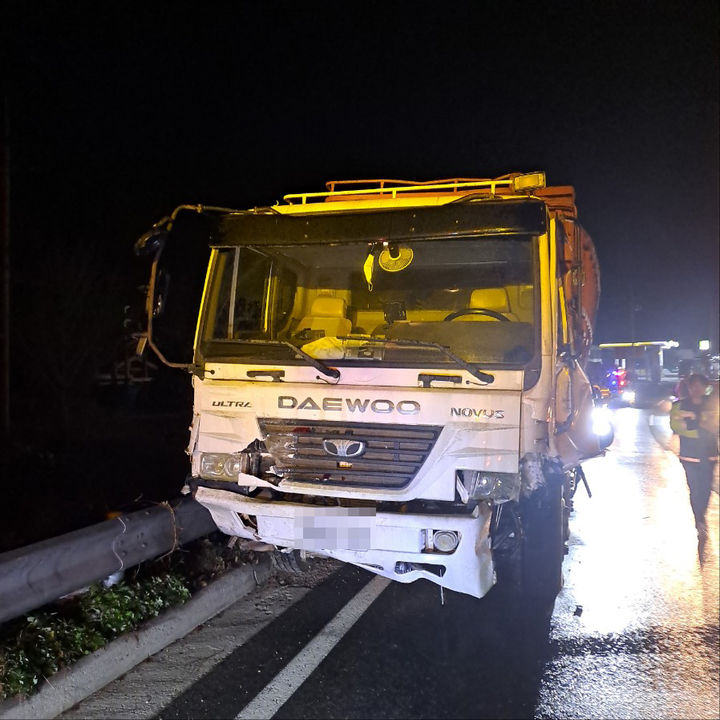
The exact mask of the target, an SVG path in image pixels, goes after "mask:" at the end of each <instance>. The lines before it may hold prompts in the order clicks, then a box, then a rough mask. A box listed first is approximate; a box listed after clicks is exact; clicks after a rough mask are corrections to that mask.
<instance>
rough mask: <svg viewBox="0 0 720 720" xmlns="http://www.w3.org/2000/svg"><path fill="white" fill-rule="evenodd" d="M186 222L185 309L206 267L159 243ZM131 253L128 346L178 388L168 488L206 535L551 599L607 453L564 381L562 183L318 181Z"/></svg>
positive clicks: (567, 226)
mask: <svg viewBox="0 0 720 720" xmlns="http://www.w3.org/2000/svg"><path fill="white" fill-rule="evenodd" d="M184 215H195V216H201V217H202V220H203V222H202V223H201V224H200V225H201V226H202V228H203V230H202V231H201V232H200V239H198V240H193V241H188V240H187V239H186V238H185V239H181V240H179V241H178V247H180V246H181V245H182V243H183V242H185V243H186V244H187V243H189V242H194V243H195V247H196V248H197V247H199V246H202V248H203V250H204V251H205V252H208V249H209V258H208V262H207V270H206V273H205V279H204V284H203V285H202V291H201V292H200V291H199V289H198V290H195V291H194V292H195V293H198V297H195V296H194V294H193V292H183V291H182V290H181V288H183V287H184V286H183V285H182V281H180V280H178V278H179V277H180V276H182V275H183V274H184V273H191V272H192V271H195V272H197V270H198V267H201V266H202V265H203V264H204V263H202V262H191V261H190V260H188V261H186V262H185V261H183V260H182V253H179V252H178V251H177V250H173V245H174V242H175V237H174V236H175V235H176V234H177V235H178V236H182V233H181V232H179V230H178V229H177V228H176V224H177V225H178V226H179V224H180V220H181V218H182V217H183V216H184ZM137 247H138V249H139V250H140V251H144V252H146V253H148V254H150V255H151V256H152V258H153V269H152V274H151V281H150V284H149V289H148V299H147V317H148V328H147V333H146V336H145V338H144V339H145V340H146V341H147V343H148V344H149V345H150V346H151V347H152V348H153V349H154V350H155V351H156V352H157V354H158V355H159V357H160V358H161V359H162V360H163V361H165V362H167V363H168V364H172V365H175V366H178V367H183V368H185V369H187V370H188V371H189V372H190V373H191V374H192V383H193V389H194V409H193V421H192V426H191V431H190V441H189V446H188V454H189V456H190V460H191V471H190V474H189V477H188V482H187V489H188V490H189V491H190V492H192V494H193V495H194V497H195V498H196V499H197V500H198V501H199V502H200V503H202V504H203V505H204V506H206V507H207V508H208V510H209V511H210V512H211V513H212V516H213V519H214V520H215V522H216V524H217V526H218V528H219V529H220V530H222V531H223V532H225V533H227V534H228V535H231V536H237V537H239V538H243V539H246V540H248V541H250V542H254V543H256V545H255V546H256V547H268V548H277V549H281V550H282V551H284V552H293V551H300V552H303V553H312V554H319V555H324V556H329V557H333V558H337V559H338V560H341V561H344V562H349V563H353V564H355V565H358V566H361V567H363V568H366V569H368V570H371V571H372V572H375V573H377V574H380V575H383V576H385V577H388V578H391V579H393V580H396V581H399V582H404V583H410V582H413V581H415V580H418V579H421V578H424V579H426V580H429V581H431V582H433V583H437V584H438V585H441V586H442V587H445V588H448V589H452V590H456V591H459V592H463V593H467V594H469V595H473V596H475V597H482V596H483V595H485V593H487V592H488V591H489V590H490V589H491V588H492V587H493V585H494V584H495V583H496V581H497V578H498V573H499V574H500V576H501V579H502V578H503V577H507V578H512V582H513V583H515V584H517V586H518V590H519V591H520V592H522V593H524V594H527V595H531V596H535V597H546V598H554V596H555V594H556V593H557V592H558V590H559V588H560V586H561V581H562V573H561V564H562V558H563V554H564V544H565V542H566V541H567V535H568V522H567V515H568V512H569V508H570V505H571V500H570V498H571V496H572V492H573V491H574V483H575V482H576V479H577V477H578V471H579V464H580V462H581V461H582V460H584V459H586V458H589V457H592V456H594V455H597V454H600V453H601V452H602V451H603V449H604V448H605V447H606V446H607V445H608V444H609V442H610V441H611V439H612V438H611V433H610V432H607V431H605V435H598V434H597V432H594V431H593V418H592V411H593V400H592V390H591V385H590V383H589V382H588V379H587V377H586V376H585V373H584V372H583V364H584V361H585V359H586V357H587V351H588V349H589V347H590V344H591V341H592V326H593V323H594V317H595V313H596V310H597V301H598V296H599V276H598V270H597V262H596V258H595V252H594V248H593V245H592V241H591V240H590V238H589V236H588V235H587V234H586V233H585V232H584V230H583V229H582V228H581V226H580V225H579V224H578V222H577V212H576V209H575V201H574V192H573V190H572V188H570V187H559V188H548V187H546V186H545V176H544V173H529V174H518V173H514V174H510V175H507V176H504V177H502V178H497V179H490V180H486V179H452V180H440V181H432V182H428V183H416V182H405V181H392V180H378V181H343V182H332V183H328V185H327V189H326V191H325V192H318V193H302V194H295V195H287V196H285V198H284V200H283V202H282V203H278V204H276V205H273V206H271V207H265V208H254V209H250V210H244V211H238V210H231V209H224V208H207V207H203V206H181V207H180V208H178V209H176V211H175V212H174V213H173V214H172V215H171V216H170V217H169V218H165V219H163V220H162V221H160V222H159V223H157V224H156V225H155V226H154V227H153V229H152V230H151V231H150V232H148V233H146V234H145V235H144V236H143V237H142V238H141V239H140V240H139V241H138V245H137ZM173 252H175V255H174V256H173ZM166 257H169V258H171V262H172V263H174V265H173V267H172V271H169V270H168V269H167V267H166V266H165V259H166ZM173 257H174V259H172V258H173ZM179 258H180V259H179ZM203 269H204V268H203ZM187 287H190V286H187ZM176 288H177V289H176ZM173 293H175V296H176V299H175V302H176V306H177V307H178V308H182V310H181V312H182V314H183V318H184V322H185V324H186V325H187V322H186V321H187V319H188V316H192V317H193V319H194V318H195V317H196V318H197V323H196V324H195V323H194V322H193V324H195V328H194V339H191V338H189V337H188V338H187V340H186V343H185V344H186V347H187V350H188V352H189V350H190V347H191V348H192V356H191V357H189V356H188V357H187V358H186V359H185V361H184V362H183V361H180V362H178V361H176V360H174V359H173V358H172V357H170V351H169V350H167V349H166V347H164V346H163V343H164V342H166V344H167V347H168V348H169V347H174V348H175V349H176V350H177V348H178V343H177V342H174V343H173V342H167V341H168V339H169V338H173V337H174V336H176V335H177V333H176V332H174V331H175V329H176V327H179V325H182V322H178V323H176V324H174V323H175V321H174V320H173V319H172V318H173V317H178V315H177V313H178V311H177V310H175V311H174V312H175V315H173V312H171V311H170V306H171V305H172V303H173ZM188 308H191V310H188ZM176 339H177V338H176V337H175V340H176ZM508 582H510V580H508Z"/></svg>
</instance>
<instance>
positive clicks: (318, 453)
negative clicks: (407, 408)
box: [258, 418, 442, 488]
mask: <svg viewBox="0 0 720 720" xmlns="http://www.w3.org/2000/svg"><path fill="white" fill-rule="evenodd" d="M258 422H259V423H260V429H261V431H262V433H263V437H264V439H265V446H266V447H267V451H268V452H269V453H270V454H271V455H272V456H273V457H274V459H275V469H276V470H277V472H278V473H280V474H282V476H283V478H285V479H287V480H292V481H294V482H308V483H310V482H311V483H323V484H327V485H340V486H343V485H345V486H347V485H351V486H355V487H384V488H402V487H405V486H406V485H407V484H408V483H410V481H411V480H412V479H413V478H414V477H415V475H416V474H417V472H418V470H419V469H420V468H421V467H422V465H423V463H424V462H425V460H426V459H427V457H428V455H429V454H430V451H431V450H432V449H433V446H434V445H435V441H436V440H437V439H438V436H439V435H440V431H441V430H442V428H441V427H434V426H431V425H382V424H370V423H333V422H321V421H314V420H313V421H310V420H308V421H303V422H298V421H292V420H285V419H275V418H264V419H259V420H258ZM343 440H345V441H359V442H360V443H362V444H364V452H363V453H362V454H361V455H359V456H357V457H338V456H335V455H333V454H331V453H330V452H328V451H327V450H326V447H324V443H323V441H328V443H325V445H326V446H327V445H328V444H330V447H331V448H337V447H339V446H342V445H343V444H344V445H345V447H348V446H349V447H350V449H351V451H352V452H354V451H356V450H357V449H358V448H357V445H356V444H355V443H354V442H345V443H341V442H339V441H343Z"/></svg>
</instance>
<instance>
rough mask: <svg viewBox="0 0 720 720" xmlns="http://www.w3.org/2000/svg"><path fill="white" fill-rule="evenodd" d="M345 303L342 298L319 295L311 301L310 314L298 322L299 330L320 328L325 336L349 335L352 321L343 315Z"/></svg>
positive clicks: (345, 307)
mask: <svg viewBox="0 0 720 720" xmlns="http://www.w3.org/2000/svg"><path fill="white" fill-rule="evenodd" d="M346 312H347V305H346V303H345V299H344V298H339V297H331V296H329V295H319V296H318V297H316V298H315V300H314V301H313V304H312V306H311V308H310V314H309V315H306V316H305V317H304V318H303V319H302V320H301V321H300V323H299V325H298V327H297V332H300V331H301V330H322V331H323V332H324V333H325V337H337V336H339V335H340V336H342V335H349V334H350V330H351V328H352V323H351V322H350V320H348V318H347V317H346V316H345V313H346Z"/></svg>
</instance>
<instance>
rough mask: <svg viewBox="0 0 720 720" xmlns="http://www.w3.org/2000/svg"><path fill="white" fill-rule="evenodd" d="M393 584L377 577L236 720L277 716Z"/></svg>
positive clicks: (252, 719) (386, 579)
mask: <svg viewBox="0 0 720 720" xmlns="http://www.w3.org/2000/svg"><path fill="white" fill-rule="evenodd" d="M391 582H392V580H389V579H388V578H384V577H380V576H377V577H375V578H373V579H372V580H371V581H370V582H369V583H368V584H367V585H366V586H365V587H364V588H363V589H362V590H361V591H360V592H359V593H358V594H357V595H356V596H355V597H354V598H353V599H352V600H350V602H349V603H348V604H347V605H346V606H345V607H344V608H343V609H342V610H340V612H339V613H338V614H337V615H336V616H335V617H334V618H333V619H332V620H330V622H329V623H328V624H327V625H325V627H324V628H323V629H322V630H321V631H320V632H319V633H318V634H317V635H316V636H315V637H314V638H313V639H312V640H311V641H310V642H309V643H308V644H307V645H306V646H305V647H304V648H303V649H302V650H301V651H300V652H299V653H298V654H297V655H296V656H295V657H294V658H293V659H292V660H291V661H290V662H289V663H288V664H287V665H286V666H285V667H284V668H283V669H282V670H281V671H280V672H279V673H278V674H277V675H276V676H275V677H274V678H273V679H272V680H271V681H270V682H269V683H268V684H267V685H266V686H265V688H264V689H263V690H261V691H260V692H259V693H258V694H257V695H256V696H255V698H254V699H253V700H252V701H251V702H249V703H248V704H247V705H246V706H245V707H244V708H243V709H242V711H241V712H240V713H239V714H238V715H237V716H236V720H255V719H256V718H271V717H272V716H273V715H275V713H276V712H277V711H278V710H279V709H280V708H281V707H282V706H283V705H284V704H285V703H286V702H287V701H288V700H289V699H290V697H291V695H292V694H293V693H294V692H295V691H296V690H297V689H298V688H299V687H300V686H301V685H302V684H303V683H304V682H305V680H307V679H308V677H310V675H311V674H312V673H313V671H314V670H315V669H316V668H317V666H318V665H320V663H321V662H322V661H323V660H324V659H325V658H326V657H327V655H328V654H329V653H330V651H331V650H332V649H333V648H334V647H335V646H336V645H337V644H338V643H339V642H340V640H342V639H343V637H344V636H345V634H346V633H347V632H348V630H350V628H351V627H352V626H353V625H354V624H355V623H356V622H357V621H358V620H359V619H360V618H361V617H362V615H363V613H364V612H365V611H366V610H367V609H368V608H369V607H370V605H372V603H373V602H374V601H375V600H376V599H377V598H378V597H379V596H380V594H381V593H382V591H383V590H385V588H386V587H387V586H388V585H389V584H390V583H391Z"/></svg>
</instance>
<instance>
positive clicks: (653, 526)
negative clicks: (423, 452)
mask: <svg viewBox="0 0 720 720" xmlns="http://www.w3.org/2000/svg"><path fill="white" fill-rule="evenodd" d="M614 419H615V426H616V438H617V439H616V441H615V443H614V444H613V446H612V448H611V450H610V452H609V453H608V454H607V456H605V457H603V458H597V459H594V460H592V461H590V462H588V463H586V464H585V465H584V467H585V471H586V474H587V477H588V480H589V483H590V487H591V490H592V493H593V496H592V498H588V496H587V495H586V494H585V492H584V489H583V488H582V487H581V488H580V489H579V490H578V493H577V495H576V498H575V513H574V515H573V518H572V520H571V530H572V536H571V546H570V552H569V555H568V557H567V558H566V561H565V565H564V578H565V583H564V588H563V590H562V591H561V593H560V595H559V597H558V599H557V601H556V603H555V608H554V612H553V614H552V617H551V618H549V619H547V621H546V622H545V623H543V622H541V621H537V620H534V621H533V622H530V623H525V624H524V623H522V622H521V621H519V619H518V614H517V613H518V608H517V607H515V606H514V604H513V602H512V599H511V598H510V597H508V596H507V595H506V594H504V593H503V592H502V591H501V589H500V588H495V589H493V591H491V592H490V593H489V594H488V595H487V596H486V597H485V598H483V599H482V600H476V599H474V598H470V597H468V596H464V595H461V594H458V593H452V592H446V593H445V604H444V605H441V603H440V592H439V589H438V588H437V587H436V586H435V585H431V584H430V583H426V582H419V583H415V584H413V585H401V584H398V583H390V584H389V585H388V586H387V587H386V588H385V589H384V590H382V591H381V593H380V595H379V597H377V599H375V600H374V602H372V604H370V605H369V607H368V608H367V609H366V610H364V612H362V614H361V615H360V616H359V619H357V622H355V624H354V625H352V626H351V627H350V629H349V630H348V631H347V633H346V634H344V635H342V634H341V633H340V634H337V636H336V637H335V638H334V641H335V640H337V639H338V638H340V639H339V641H338V642H337V644H336V645H335V646H334V648H332V649H331V650H330V651H329V652H323V653H321V655H320V658H319V660H320V662H319V665H317V667H316V669H314V670H313V671H312V672H310V671H308V673H309V676H308V677H307V679H305V680H304V681H302V682H300V681H297V684H299V687H298V688H297V690H295V691H294V692H292V688H293V687H294V685H292V681H293V677H292V675H293V674H292V673H289V674H288V673H287V668H288V664H290V666H292V663H291V661H292V660H293V658H295V657H296V656H297V655H298V653H302V652H303V651H304V650H305V649H307V648H308V647H310V646H312V645H313V643H314V642H315V641H316V639H317V638H318V637H319V636H321V635H322V634H323V633H322V632H321V630H322V628H323V627H324V626H326V624H327V623H328V622H329V621H330V620H331V619H332V618H334V617H336V616H337V615H338V613H340V614H342V612H344V611H343V608H346V607H348V604H349V603H350V604H352V602H351V601H353V598H357V597H358V593H359V592H360V594H362V592H367V589H368V588H369V589H372V588H371V583H372V582H373V581H372V577H373V576H371V575H369V574H368V573H366V572H365V571H362V570H359V569H357V568H353V567H350V566H345V567H343V568H342V569H341V570H340V571H339V572H337V573H335V574H334V575H333V576H331V577H330V578H329V579H328V580H326V581H325V582H324V583H321V584H320V585H318V586H316V587H315V588H313V589H311V590H309V591H306V594H304V595H303V596H302V597H301V598H300V599H299V600H297V601H296V602H294V604H292V605H290V606H289V607H288V608H287V609H286V610H285V611H284V612H283V613H282V614H280V615H279V616H278V617H277V618H275V619H273V620H272V621H269V622H268V624H267V625H265V626H262V627H261V628H260V629H259V630H258V631H257V632H256V633H255V634H254V635H252V637H250V638H249V639H247V640H246V641H243V642H242V644H240V645H239V647H236V648H235V649H233V650H231V651H228V653H229V654H226V655H225V656H224V659H223V660H222V661H220V662H218V663H217V664H216V665H215V666H214V667H213V668H212V669H211V670H210V671H209V672H207V673H206V674H205V675H204V676H203V677H202V678H200V677H198V676H197V675H196V676H194V677H193V676H192V668H186V674H187V675H189V676H191V677H192V681H191V683H192V684H190V685H185V688H184V690H183V691H182V692H180V693H179V694H178V695H177V696H176V697H175V699H174V700H172V701H171V702H170V703H169V704H166V703H164V702H163V704H162V707H161V708H160V707H156V709H155V710H154V711H153V714H155V716H159V717H161V718H187V717H192V718H204V717H208V718H214V717H219V718H233V717H236V716H237V715H238V714H239V713H241V711H242V710H243V708H247V707H248V703H250V702H251V701H253V698H255V699H256V700H255V702H257V697H258V695H259V694H261V693H267V692H270V694H271V695H272V694H273V693H276V692H277V691H280V695H282V691H283V690H285V693H284V697H283V699H284V698H286V697H289V699H287V701H286V702H283V700H275V699H272V698H271V701H270V707H272V712H268V713H266V714H265V715H263V717H269V716H271V715H272V714H273V712H275V715H274V717H277V718H436V717H437V718H716V717H718V715H719V697H718V695H719V693H718V649H719V648H718V612H719V610H718V496H717V494H716V493H713V494H712V498H711V506H710V511H709V519H710V523H709V524H710V527H711V537H710V541H709V543H708V545H707V546H706V548H705V550H704V553H703V554H702V557H699V555H698V545H697V538H696V535H695V530H694V524H693V518H692V513H691V511H690V507H689V501H688V497H687V489H686V485H685V479H684V475H683V472H682V468H681V466H680V465H679V463H678V461H677V458H676V457H675V456H674V455H673V454H672V452H670V451H668V450H666V449H663V447H661V445H660V444H659V443H658V440H657V438H658V437H659V436H658V432H657V429H658V425H659V427H660V428H662V426H663V424H662V423H663V421H662V418H659V419H658V418H653V417H652V416H651V415H650V413H649V411H646V410H638V409H634V408H620V409H617V410H615V411H614ZM658 420H659V423H658ZM650 421H652V424H650ZM651 430H652V432H651ZM660 439H662V438H660ZM363 588H365V590H363ZM245 602H248V601H245ZM250 602H251V601H250ZM238 605H240V603H238ZM248 612H250V613H252V607H250V608H248ZM226 622H227V621H226ZM226 634H227V633H226ZM332 634H333V633H332V632H331V633H330V635H332ZM189 637H190V636H189ZM181 642H184V641H181ZM180 652H182V649H181V650H180ZM160 663H162V657H161V656H158V659H157V660H156V664H160ZM312 667H314V666H312ZM142 668H143V666H140V667H139V668H138V669H137V670H136V671H134V673H136V675H135V676H134V679H131V680H130V681H129V682H125V687H126V688H129V689H125V690H122V692H123V693H125V695H122V694H121V693H120V690H117V691H115V694H110V695H108V697H107V699H106V703H107V704H106V705H105V715H106V716H107V715H110V714H112V715H113V716H115V717H128V716H130V715H129V714H127V709H128V708H129V707H130V705H129V704H128V705H123V703H124V702H126V700H127V694H128V693H133V692H135V691H136V690H135V688H137V687H138V684H139V683H138V678H141V677H142V676H143V669H142ZM284 669H285V670H284ZM284 685H286V686H287V687H283V686H284ZM288 687H289V688H290V689H289V690H288ZM142 692H143V693H146V694H147V698H148V699H147V700H146V701H145V702H148V703H150V693H151V692H152V689H151V688H149V687H146V688H143V689H142ZM123 697H124V698H125V700H123V699H122V698H123ZM273 703H275V704H273ZM108 705H109V706H110V709H112V711H113V712H112V713H108V709H109V708H108ZM123 707H125V708H126V710H125V712H124V711H123ZM149 707H150V705H148V708H149ZM249 707H250V708H252V707H253V705H250V706H249ZM90 708H91V706H90V705H86V706H85V708H84V710H85V712H88V711H89V710H90ZM77 713H80V715H78V716H85V717H90V716H91V715H83V705H81V706H79V707H78V710H77V712H76V714H77ZM246 715H247V711H246ZM133 716H134V717H140V716H142V713H140V714H139V715H133ZM250 716H252V715H250Z"/></svg>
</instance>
